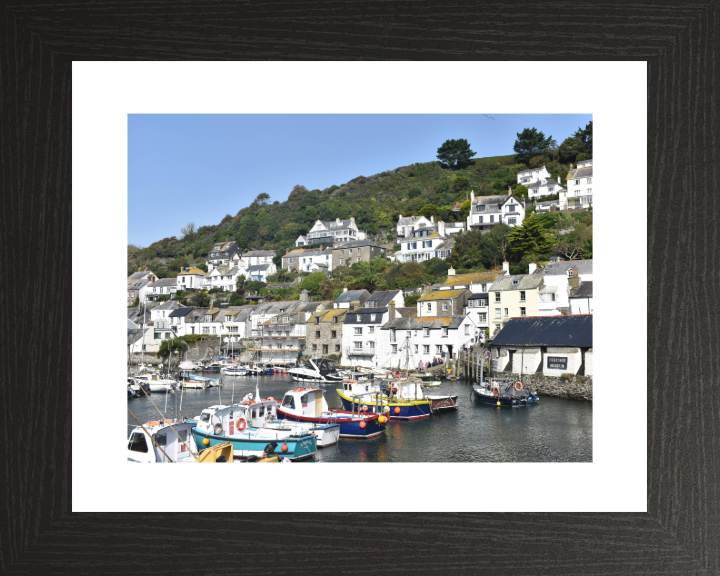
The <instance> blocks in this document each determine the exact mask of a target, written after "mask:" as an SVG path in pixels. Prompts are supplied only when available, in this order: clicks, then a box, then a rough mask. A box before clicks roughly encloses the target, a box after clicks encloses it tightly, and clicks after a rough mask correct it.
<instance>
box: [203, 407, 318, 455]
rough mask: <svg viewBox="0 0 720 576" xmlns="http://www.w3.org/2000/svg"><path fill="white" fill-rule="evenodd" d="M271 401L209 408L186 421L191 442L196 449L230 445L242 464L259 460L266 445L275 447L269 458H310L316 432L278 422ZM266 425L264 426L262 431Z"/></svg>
mask: <svg viewBox="0 0 720 576" xmlns="http://www.w3.org/2000/svg"><path fill="white" fill-rule="evenodd" d="M276 407H277V402H276V401H275V400H274V399H271V398H270V399H267V400H259V401H247V400H246V401H245V402H243V403H242V404H233V405H231V406H223V405H217V406H210V407H209V408H205V409H204V410H203V411H202V413H201V414H200V415H199V416H197V417H196V418H194V419H192V420H190V422H192V423H193V424H194V426H193V428H192V434H193V438H194V439H195V443H196V444H197V446H198V448H199V449H201V450H202V449H203V448H206V447H212V446H217V445H218V444H221V443H223V442H230V443H231V444H232V447H233V456H234V458H235V459H238V460H246V459H247V458H249V457H250V456H261V455H262V454H263V453H264V452H266V450H265V448H266V447H267V446H268V444H273V443H275V444H276V446H275V448H274V449H273V450H272V451H268V453H270V452H272V454H274V455H277V456H284V457H286V458H288V459H290V460H292V461H297V460H304V459H307V458H312V457H313V456H314V455H315V453H316V452H317V438H318V436H317V432H314V431H311V430H308V428H307V427H304V426H303V425H299V424H297V423H293V422H278V421H277V419H276ZM266 421H267V423H268V426H267V427H266V426H265V424H266Z"/></svg>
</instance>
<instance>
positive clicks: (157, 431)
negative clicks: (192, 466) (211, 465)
mask: <svg viewBox="0 0 720 576" xmlns="http://www.w3.org/2000/svg"><path fill="white" fill-rule="evenodd" d="M193 426H194V424H192V423H190V422H178V421H176V420H160V421H153V422H147V423H146V424H144V427H145V430H143V429H142V428H141V427H140V426H138V427H137V428H135V429H133V431H132V433H131V434H130V438H129V439H128V447H127V461H128V462H140V463H148V462H169V460H168V459H167V457H166V456H165V455H166V454H167V456H168V457H169V458H170V460H172V461H173V462H194V461H195V456H194V455H193V453H194V454H195V455H197V448H196V446H195V440H194V439H193V436H192V434H191V432H190V430H191V429H192V427H193ZM176 432H177V433H176ZM151 436H152V438H151ZM153 439H154V440H155V442H153ZM156 443H157V444H156ZM158 445H159V446H160V448H162V451H161V450H160V448H158ZM163 451H164V452H165V454H163Z"/></svg>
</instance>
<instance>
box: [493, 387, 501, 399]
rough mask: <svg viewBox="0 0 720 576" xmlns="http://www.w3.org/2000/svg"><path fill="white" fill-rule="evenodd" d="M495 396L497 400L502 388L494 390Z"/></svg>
mask: <svg viewBox="0 0 720 576" xmlns="http://www.w3.org/2000/svg"><path fill="white" fill-rule="evenodd" d="M493 396H495V398H497V397H498V396H500V388H498V387H497V386H495V388H493Z"/></svg>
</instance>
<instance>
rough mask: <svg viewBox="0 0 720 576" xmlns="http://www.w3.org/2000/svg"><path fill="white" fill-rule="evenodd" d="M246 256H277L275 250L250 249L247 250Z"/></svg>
mask: <svg viewBox="0 0 720 576" xmlns="http://www.w3.org/2000/svg"><path fill="white" fill-rule="evenodd" d="M245 256H271V257H275V250H250V251H249V252H245V254H243V258H244V257H245Z"/></svg>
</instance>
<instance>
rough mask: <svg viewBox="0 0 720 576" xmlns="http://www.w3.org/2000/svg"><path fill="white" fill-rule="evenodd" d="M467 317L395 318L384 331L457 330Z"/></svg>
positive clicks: (383, 328)
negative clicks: (392, 329)
mask: <svg viewBox="0 0 720 576" xmlns="http://www.w3.org/2000/svg"><path fill="white" fill-rule="evenodd" d="M465 318H467V316H446V317H437V316H426V317H422V318H395V320H390V321H389V322H388V323H387V324H385V326H383V327H382V330H389V329H390V328H395V329H396V330H420V329H422V328H430V329H431V330H432V329H435V330H438V329H440V328H457V327H458V326H460V325H461V324H462V323H463V320H465Z"/></svg>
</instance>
